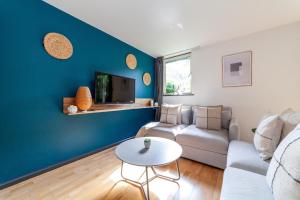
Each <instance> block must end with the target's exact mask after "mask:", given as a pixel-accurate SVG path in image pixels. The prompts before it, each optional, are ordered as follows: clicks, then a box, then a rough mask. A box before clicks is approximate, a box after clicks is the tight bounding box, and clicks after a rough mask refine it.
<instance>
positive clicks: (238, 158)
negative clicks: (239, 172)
mask: <svg viewBox="0 0 300 200" xmlns="http://www.w3.org/2000/svg"><path fill="white" fill-rule="evenodd" d="M269 162H270V160H267V161H264V160H262V159H261V158H260V157H259V153H258V151H257V150H256V149H255V147H254V145H253V144H250V143H248V142H243V141H238V140H233V141H231V142H230V144H229V149H228V155H227V167H235V168H239V169H244V170H247V171H251V172H254V173H258V174H262V175H266V173H267V170H268V167H269Z"/></svg>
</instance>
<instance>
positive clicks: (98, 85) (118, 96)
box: [95, 72, 135, 104]
mask: <svg viewBox="0 0 300 200" xmlns="http://www.w3.org/2000/svg"><path fill="white" fill-rule="evenodd" d="M134 102H135V79H132V78H127V77H122V76H115V75H112V74H107V73H102V72H96V74H95V103H96V104H101V103H102V104H105V103H106V104H107V103H134Z"/></svg>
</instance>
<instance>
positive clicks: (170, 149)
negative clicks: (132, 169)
mask: <svg viewBox="0 0 300 200" xmlns="http://www.w3.org/2000/svg"><path fill="white" fill-rule="evenodd" d="M146 138H149V139H151V146H150V148H149V149H145V146H144V139H145V137H140V138H134V139H130V140H127V141H125V142H123V143H121V144H119V145H118V146H117V148H116V151H115V153H116V155H117V157H118V158H119V159H120V160H122V161H124V162H126V163H128V164H132V165H137V166H158V165H166V164H169V163H171V162H173V161H175V160H177V159H178V158H179V157H180V156H181V154H182V148H181V146H180V145H179V144H177V143H176V142H174V141H172V140H169V139H164V138H159V137H146Z"/></svg>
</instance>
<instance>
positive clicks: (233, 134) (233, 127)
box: [229, 118, 240, 141]
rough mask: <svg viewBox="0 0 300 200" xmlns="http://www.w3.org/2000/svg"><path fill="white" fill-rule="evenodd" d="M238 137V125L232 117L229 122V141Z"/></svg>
mask: <svg viewBox="0 0 300 200" xmlns="http://www.w3.org/2000/svg"><path fill="white" fill-rule="evenodd" d="M239 139H240V126H239V124H238V121H237V119H236V118H232V119H231V120H230V124H229V141H231V140H239Z"/></svg>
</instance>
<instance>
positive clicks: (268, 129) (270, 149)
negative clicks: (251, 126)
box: [254, 115, 283, 160]
mask: <svg viewBox="0 0 300 200" xmlns="http://www.w3.org/2000/svg"><path fill="white" fill-rule="evenodd" d="M282 125H283V122H282V121H281V120H280V118H279V116H278V115H268V116H266V117H264V118H263V119H262V121H261V122H260V123H259V125H258V127H257V129H256V131H255V135H254V146H255V148H256V150H257V151H258V152H259V156H260V157H261V158H262V159H263V160H268V159H270V158H271V157H272V156H273V153H274V151H275V150H276V148H277V145H278V143H279V139H280V136H281V130H282Z"/></svg>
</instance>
